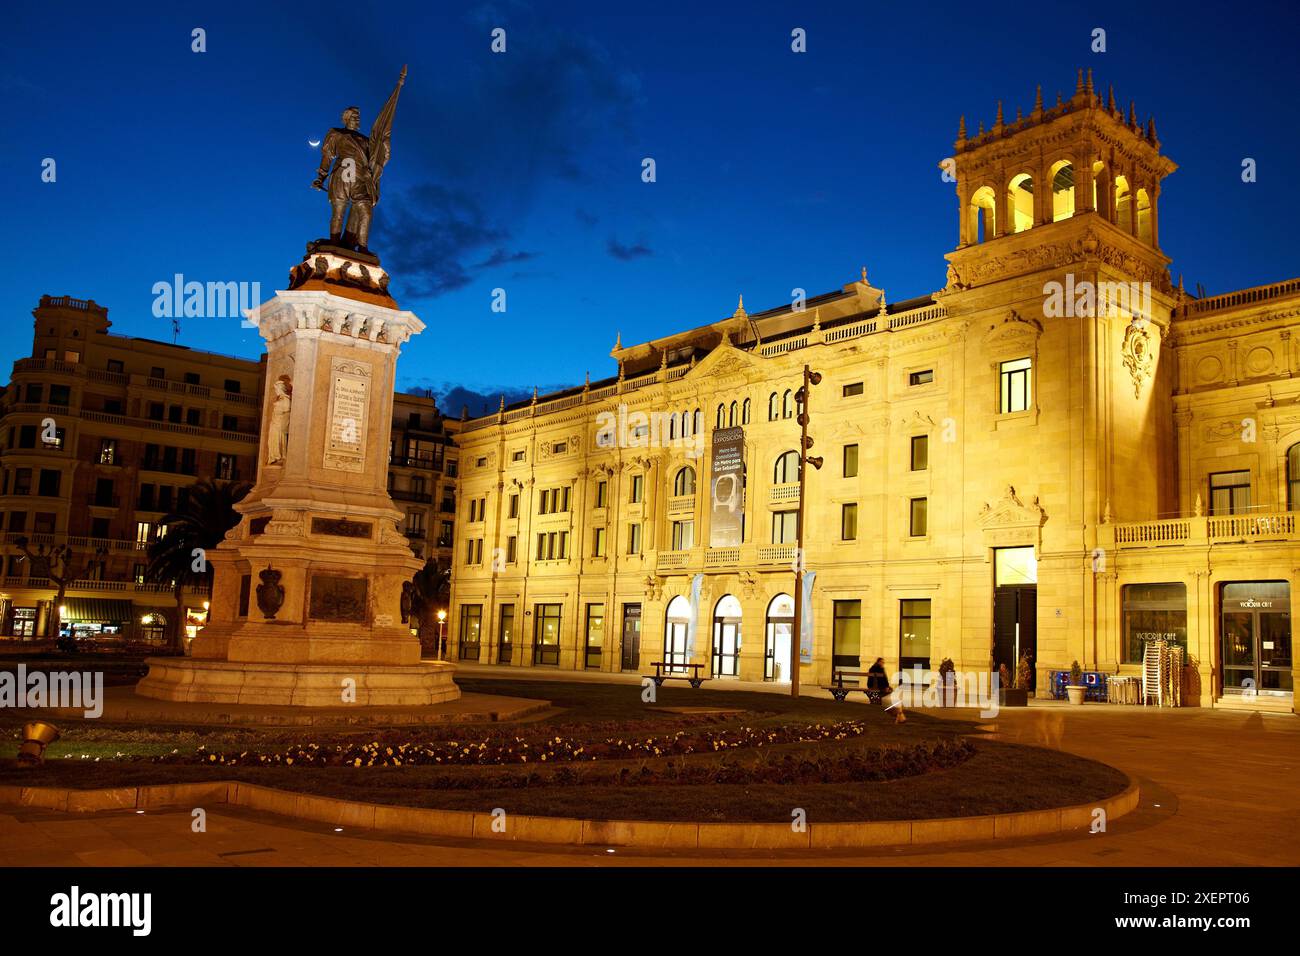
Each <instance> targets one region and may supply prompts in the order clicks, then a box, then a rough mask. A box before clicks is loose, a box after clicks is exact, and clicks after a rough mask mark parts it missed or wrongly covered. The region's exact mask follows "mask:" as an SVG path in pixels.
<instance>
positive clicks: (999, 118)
mask: <svg viewBox="0 0 1300 956" xmlns="http://www.w3.org/2000/svg"><path fill="white" fill-rule="evenodd" d="M1001 125H1002V101H1001V100H998V115H997V118H996V119H994V120H993V128H994V129H997V128H998V127H999V126H1001Z"/></svg>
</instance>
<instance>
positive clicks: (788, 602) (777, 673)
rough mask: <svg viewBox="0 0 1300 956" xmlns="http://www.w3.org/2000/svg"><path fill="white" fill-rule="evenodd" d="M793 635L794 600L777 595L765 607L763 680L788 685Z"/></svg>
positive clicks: (786, 595) (786, 596)
mask: <svg viewBox="0 0 1300 956" xmlns="http://www.w3.org/2000/svg"><path fill="white" fill-rule="evenodd" d="M793 633H794V598H793V597H791V596H790V595H788V594H778V595H777V596H776V597H774V598H772V603H770V604H769V605H768V606H767V647H766V649H765V650H764V652H763V680H770V681H777V682H778V683H782V684H788V683H790V636H791V635H792V634H793Z"/></svg>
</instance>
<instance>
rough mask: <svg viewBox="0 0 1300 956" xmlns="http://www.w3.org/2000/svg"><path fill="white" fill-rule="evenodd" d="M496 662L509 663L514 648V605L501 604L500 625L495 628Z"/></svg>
mask: <svg viewBox="0 0 1300 956" xmlns="http://www.w3.org/2000/svg"><path fill="white" fill-rule="evenodd" d="M497 639H498V641H499V645H498V647H497V663H498V664H509V663H510V661H511V659H512V658H513V657H514V650H515V606H514V605H513V604H502V605H501V626H500V627H499V628H497Z"/></svg>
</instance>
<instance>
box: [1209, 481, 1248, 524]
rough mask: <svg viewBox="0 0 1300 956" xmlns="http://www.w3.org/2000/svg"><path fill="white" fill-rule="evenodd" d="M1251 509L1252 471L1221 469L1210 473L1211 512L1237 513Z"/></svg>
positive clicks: (1218, 513) (1215, 513) (1222, 513)
mask: <svg viewBox="0 0 1300 956" xmlns="http://www.w3.org/2000/svg"><path fill="white" fill-rule="evenodd" d="M1249 510H1250V472H1248V471H1220V472H1217V473H1215V474H1213V475H1210V514H1212V515H1237V514H1242V513H1243V512H1246V511H1249Z"/></svg>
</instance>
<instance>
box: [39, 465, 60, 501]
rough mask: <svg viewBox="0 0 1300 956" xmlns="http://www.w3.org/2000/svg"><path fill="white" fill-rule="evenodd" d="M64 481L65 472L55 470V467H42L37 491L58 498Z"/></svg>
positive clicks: (47, 496)
mask: <svg viewBox="0 0 1300 956" xmlns="http://www.w3.org/2000/svg"><path fill="white" fill-rule="evenodd" d="M62 481H63V472H61V471H55V470H54V469H53V468H42V469H41V478H40V485H39V486H38V488H37V491H36V493H37V494H38V495H42V496H43V497H46V498H57V497H58V496H59V485H60V484H61V483H62Z"/></svg>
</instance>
